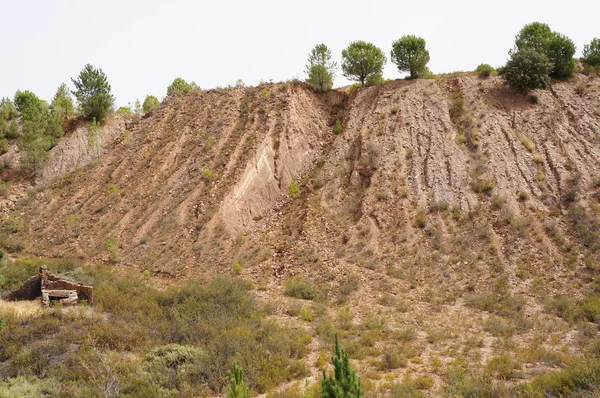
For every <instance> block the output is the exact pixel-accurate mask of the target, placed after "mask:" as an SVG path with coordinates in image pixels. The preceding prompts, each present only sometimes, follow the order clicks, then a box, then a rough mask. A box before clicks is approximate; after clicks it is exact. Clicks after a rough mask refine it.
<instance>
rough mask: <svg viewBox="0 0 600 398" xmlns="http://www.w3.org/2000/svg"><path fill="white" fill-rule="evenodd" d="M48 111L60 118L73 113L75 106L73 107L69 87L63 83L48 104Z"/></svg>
mask: <svg viewBox="0 0 600 398" xmlns="http://www.w3.org/2000/svg"><path fill="white" fill-rule="evenodd" d="M50 109H51V110H52V112H53V113H56V114H58V115H59V116H60V117H63V118H65V117H70V116H73V114H74V113H75V106H74V105H73V98H72V97H71V92H70V91H69V87H68V86H67V85H66V84H65V83H63V84H61V85H60V86H59V87H58V89H57V90H56V94H54V99H53V100H52V103H51V104H50Z"/></svg>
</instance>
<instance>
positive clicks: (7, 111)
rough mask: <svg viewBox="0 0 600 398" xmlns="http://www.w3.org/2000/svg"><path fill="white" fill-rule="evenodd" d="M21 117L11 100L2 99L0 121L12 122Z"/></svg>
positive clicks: (0, 102)
mask: <svg viewBox="0 0 600 398" xmlns="http://www.w3.org/2000/svg"><path fill="white" fill-rule="evenodd" d="M18 115H19V112H17V109H16V108H15V105H14V104H13V102H12V101H11V100H10V98H2V100H0V119H4V120H11V119H14V118H16V117H17V116H18Z"/></svg>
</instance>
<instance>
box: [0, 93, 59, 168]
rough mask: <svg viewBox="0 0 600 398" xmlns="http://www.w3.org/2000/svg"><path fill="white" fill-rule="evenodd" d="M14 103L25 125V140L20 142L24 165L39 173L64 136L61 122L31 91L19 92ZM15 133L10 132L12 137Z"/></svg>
mask: <svg viewBox="0 0 600 398" xmlns="http://www.w3.org/2000/svg"><path fill="white" fill-rule="evenodd" d="M14 103H15V105H16V107H17V109H18V110H19V113H20V114H21V122H22V125H23V128H22V133H23V138H22V139H21V140H20V141H19V148H20V149H21V150H22V151H23V163H24V165H25V167H27V168H28V169H29V170H31V171H32V172H34V173H37V172H38V171H40V170H41V169H42V167H43V164H44V162H45V161H46V158H47V157H48V151H49V150H50V149H51V148H52V147H53V146H54V145H56V142H57V139H58V137H60V136H61V135H62V126H61V121H60V120H59V121H58V122H57V121H56V118H53V117H52V115H51V113H50V108H49V106H48V104H47V103H46V102H45V101H42V100H41V99H39V98H38V97H37V96H36V95H35V94H34V93H32V92H31V91H17V93H16V94H15V99H14ZM14 123H15V121H13V122H12V124H11V127H10V129H11V130H12V129H14V127H13V125H14ZM13 133H14V131H9V134H10V136H12V135H13ZM17 135H18V127H17Z"/></svg>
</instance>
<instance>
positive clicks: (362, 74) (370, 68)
mask: <svg viewBox="0 0 600 398" xmlns="http://www.w3.org/2000/svg"><path fill="white" fill-rule="evenodd" d="M386 61H387V59H386V57H385V54H384V53H383V51H381V49H379V48H378V47H376V46H375V45H374V44H372V43H367V42H364V41H355V42H352V43H350V45H349V46H348V47H347V48H346V49H345V50H343V51H342V71H343V75H344V76H345V77H347V78H348V79H350V80H355V81H358V82H360V84H361V86H363V87H364V85H365V82H366V80H367V78H368V77H369V76H371V75H375V74H381V73H382V72H383V66H384V65H385V63H386Z"/></svg>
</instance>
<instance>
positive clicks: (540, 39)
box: [511, 22, 576, 78]
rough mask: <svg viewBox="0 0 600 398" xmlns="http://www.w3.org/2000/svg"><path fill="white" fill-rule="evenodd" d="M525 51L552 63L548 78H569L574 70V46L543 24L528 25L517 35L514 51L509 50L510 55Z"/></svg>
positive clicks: (569, 40) (566, 38)
mask: <svg viewBox="0 0 600 398" xmlns="http://www.w3.org/2000/svg"><path fill="white" fill-rule="evenodd" d="M525 49H529V50H533V51H536V52H538V53H540V54H544V55H546V57H548V60H549V61H550V62H551V63H552V68H551V70H550V73H549V75H550V76H553V77H560V78H562V77H569V76H571V75H572V74H573V71H574V70H575V59H574V58H573V56H574V55H575V50H576V48H575V44H574V43H573V41H572V40H571V39H569V38H568V37H567V36H565V35H563V34H560V33H556V32H553V31H552V30H551V29H550V26H548V25H547V24H545V23H541V22H533V23H530V24H528V25H525V26H524V27H523V28H522V29H521V31H520V32H519V34H517V36H516V38H515V49H514V50H511V54H512V53H514V52H518V51H522V50H525Z"/></svg>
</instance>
